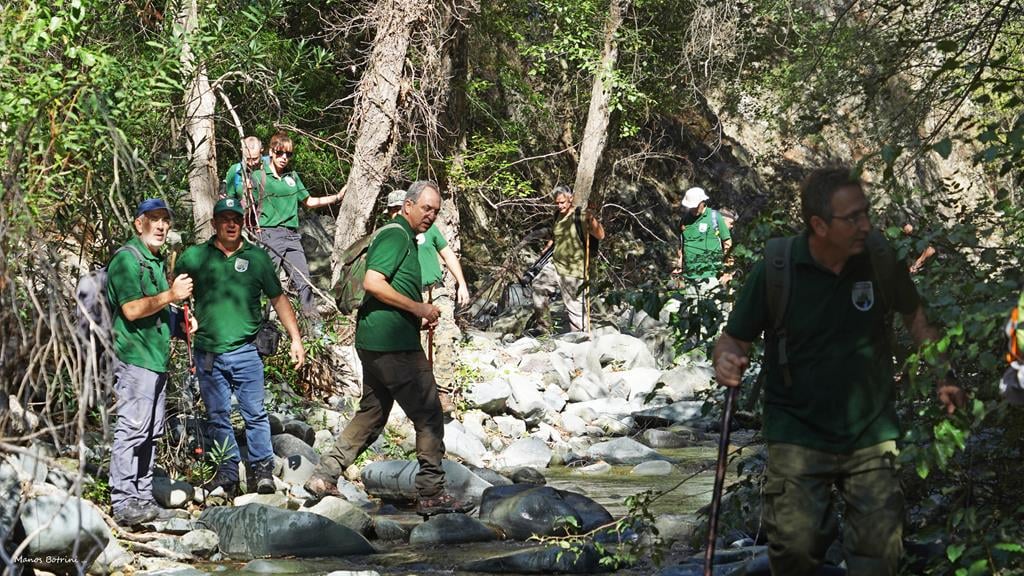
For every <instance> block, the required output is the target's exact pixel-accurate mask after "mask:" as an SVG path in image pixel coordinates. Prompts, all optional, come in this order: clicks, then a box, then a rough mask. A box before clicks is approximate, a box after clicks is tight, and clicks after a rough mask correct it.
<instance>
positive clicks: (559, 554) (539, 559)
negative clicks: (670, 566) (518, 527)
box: [462, 544, 611, 574]
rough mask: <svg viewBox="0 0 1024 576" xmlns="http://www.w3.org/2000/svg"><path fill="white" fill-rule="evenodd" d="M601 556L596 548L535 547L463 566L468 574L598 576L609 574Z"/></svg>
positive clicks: (589, 545) (608, 569) (588, 546)
mask: <svg viewBox="0 0 1024 576" xmlns="http://www.w3.org/2000/svg"><path fill="white" fill-rule="evenodd" d="M600 560H601V555H600V554H599V553H598V552H597V550H596V549H595V548H594V546H593V545H591V544H587V545H584V546H582V547H580V548H578V549H573V550H568V551H566V550H563V549H562V548H560V547H558V546H536V547H531V548H527V549H525V550H519V551H515V552H508V553H504V554H499V555H496V556H492V557H490V558H484V559H482V560H474V561H472V562H469V563H467V564H464V565H463V566H462V569H463V570H466V571H468V572H474V571H475V572H498V573H515V574H524V573H525V574H551V573H561V574H598V573H602V572H609V571H610V570H611V568H610V567H609V566H603V565H601V563H600Z"/></svg>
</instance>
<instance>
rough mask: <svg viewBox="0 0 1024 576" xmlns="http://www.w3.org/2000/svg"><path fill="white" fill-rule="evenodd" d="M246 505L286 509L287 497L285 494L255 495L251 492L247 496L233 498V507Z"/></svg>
mask: <svg viewBox="0 0 1024 576" xmlns="http://www.w3.org/2000/svg"><path fill="white" fill-rule="evenodd" d="M247 504H258V505H260V506H272V507H274V508H288V496H287V495H286V494H281V493H280V492H274V493H273V494H257V493H256V492H251V493H249V494H242V495H241V496H238V497H236V498H235V506H245V505H247Z"/></svg>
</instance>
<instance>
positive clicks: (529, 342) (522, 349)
mask: <svg viewBox="0 0 1024 576" xmlns="http://www.w3.org/2000/svg"><path fill="white" fill-rule="evenodd" d="M539 349H540V342H538V341H537V340H536V339H535V338H529V337H525V338H520V339H519V340H516V341H515V342H513V343H511V344H509V345H508V346H505V347H503V348H502V351H503V352H505V353H507V354H511V355H513V356H520V357H521V356H523V355H524V354H529V353H530V352H536V351H537V350H539Z"/></svg>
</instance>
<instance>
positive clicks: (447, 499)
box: [416, 492, 476, 516]
mask: <svg viewBox="0 0 1024 576" xmlns="http://www.w3.org/2000/svg"><path fill="white" fill-rule="evenodd" d="M475 508H476V504H471V503H469V502H463V501H462V500H459V499H457V498H455V497H454V496H452V495H451V494H449V493H447V492H441V493H440V494H438V495H437V496H432V497H430V498H420V499H419V501H417V502H416V513H417V514H419V515H420V516H434V515H435V514H454V513H466V512H471V511H473V510H474V509H475Z"/></svg>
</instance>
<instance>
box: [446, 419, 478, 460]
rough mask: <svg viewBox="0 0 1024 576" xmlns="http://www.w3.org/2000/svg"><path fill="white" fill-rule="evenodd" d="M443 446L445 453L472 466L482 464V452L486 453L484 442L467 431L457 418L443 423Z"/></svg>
mask: <svg viewBox="0 0 1024 576" xmlns="http://www.w3.org/2000/svg"><path fill="white" fill-rule="evenodd" d="M444 448H445V452H446V453H448V454H451V455H452V456H457V457H459V458H460V459H462V461H463V462H466V463H467V464H472V465H473V466H483V464H484V454H486V453H487V449H486V448H484V443H483V442H481V441H480V439H479V438H477V437H476V436H473V435H472V434H470V433H469V432H467V431H466V429H465V428H464V427H463V426H462V424H461V423H460V422H459V421H458V420H452V421H451V422H449V423H447V424H445V425H444Z"/></svg>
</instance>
